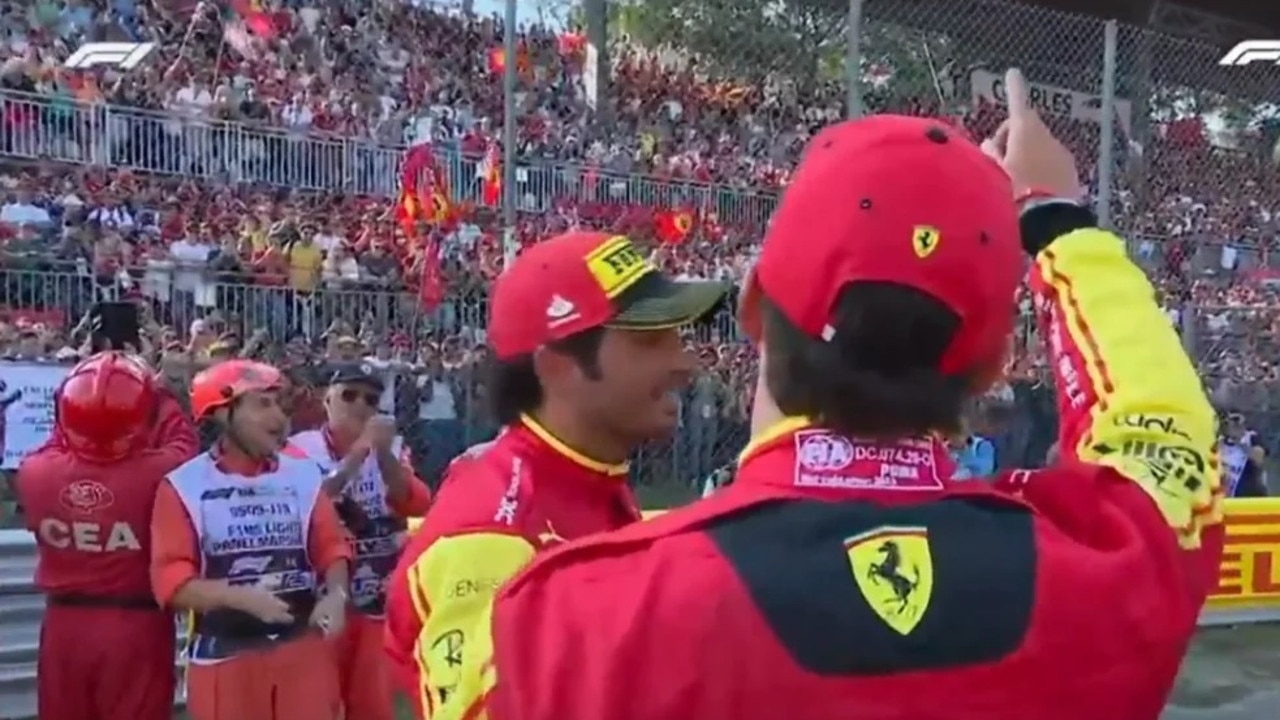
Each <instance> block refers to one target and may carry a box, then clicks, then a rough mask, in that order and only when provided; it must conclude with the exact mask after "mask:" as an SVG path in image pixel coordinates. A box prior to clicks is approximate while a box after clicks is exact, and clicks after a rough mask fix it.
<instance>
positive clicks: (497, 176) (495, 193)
mask: <svg viewBox="0 0 1280 720" xmlns="http://www.w3.org/2000/svg"><path fill="white" fill-rule="evenodd" d="M479 170H480V183H481V184H480V200H481V202H483V203H484V204H485V205H497V204H498V203H499V202H500V201H501V200H502V151H501V149H500V148H499V147H498V143H496V142H494V141H492V140H490V141H489V146H488V147H487V148H485V151H484V159H483V160H481V161H480V167H479Z"/></svg>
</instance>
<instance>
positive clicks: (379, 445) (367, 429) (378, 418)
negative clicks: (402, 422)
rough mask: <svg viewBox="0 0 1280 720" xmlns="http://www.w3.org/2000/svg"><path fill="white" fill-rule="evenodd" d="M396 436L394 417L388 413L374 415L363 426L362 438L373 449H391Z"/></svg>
mask: <svg viewBox="0 0 1280 720" xmlns="http://www.w3.org/2000/svg"><path fill="white" fill-rule="evenodd" d="M395 438H396V419H395V418H393V417H391V416H390V415H374V416H373V417H371V418H369V422H368V423H366V424H365V426H364V435H363V439H364V440H365V442H367V443H368V444H369V447H371V448H372V449H373V450H375V451H385V450H390V449H391V443H392V441H394V440H395Z"/></svg>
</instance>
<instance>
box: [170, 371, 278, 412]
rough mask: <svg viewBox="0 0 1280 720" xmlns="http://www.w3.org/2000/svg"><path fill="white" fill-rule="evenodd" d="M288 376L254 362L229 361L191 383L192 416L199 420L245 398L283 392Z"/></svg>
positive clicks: (201, 373)
mask: <svg viewBox="0 0 1280 720" xmlns="http://www.w3.org/2000/svg"><path fill="white" fill-rule="evenodd" d="M283 385H284V376H283V375H282V374H281V373H280V371H279V370H277V369H275V368H273V367H271V366H270V365H267V364H266V363H260V362H254V361H253V360H227V361H225V362H220V363H218V364H217V365H213V366H211V367H209V368H208V369H206V370H204V371H202V372H200V373H199V374H198V375H196V376H195V377H194V378H193V379H192V380H191V414H192V415H194V416H195V418H196V420H202V419H204V418H206V417H208V416H209V415H212V414H213V412H214V411H215V410H217V409H218V408H220V407H227V406H229V405H231V404H232V403H233V402H235V401H236V400H237V399H239V398H240V396H241V395H244V394H246V393H251V392H262V391H265V390H279V389H281V388H282V387H283Z"/></svg>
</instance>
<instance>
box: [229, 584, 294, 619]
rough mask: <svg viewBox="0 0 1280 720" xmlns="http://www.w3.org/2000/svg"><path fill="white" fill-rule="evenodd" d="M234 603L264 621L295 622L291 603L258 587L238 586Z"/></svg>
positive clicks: (236, 606) (241, 609) (234, 589)
mask: <svg viewBox="0 0 1280 720" xmlns="http://www.w3.org/2000/svg"><path fill="white" fill-rule="evenodd" d="M232 589H233V591H234V592H235V596H234V602H233V603H232V605H233V606H234V607H235V608H236V609H237V610H240V611H243V612H247V613H249V614H250V615H252V616H254V617H256V618H258V619H259V620H261V621H262V622H264V623H271V624H273V625H287V624H289V623H291V622H293V613H291V612H290V611H289V604H288V603H286V602H285V601H284V600H281V599H280V598H278V597H276V596H275V595H273V594H272V593H270V592H267V591H266V590H263V589H262V588H257V587H236V588H232Z"/></svg>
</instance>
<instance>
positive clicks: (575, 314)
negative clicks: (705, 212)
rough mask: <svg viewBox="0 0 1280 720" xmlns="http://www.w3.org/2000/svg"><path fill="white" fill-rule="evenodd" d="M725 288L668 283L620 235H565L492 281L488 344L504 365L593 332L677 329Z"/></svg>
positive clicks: (703, 311) (698, 283)
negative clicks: (610, 329) (519, 357)
mask: <svg viewBox="0 0 1280 720" xmlns="http://www.w3.org/2000/svg"><path fill="white" fill-rule="evenodd" d="M726 290H727V288H726V287H725V286H724V285H723V284H722V283H717V282H708V281H689V282H685V281H677V280H673V279H672V278H670V277H668V276H667V275H664V274H663V273H662V272H661V271H659V270H658V268H657V266H656V265H654V264H653V263H652V262H650V261H649V259H648V257H647V256H646V255H645V254H644V253H643V252H641V251H640V249H639V248H637V247H636V246H635V245H634V244H633V243H632V242H631V240H630V239H629V238H627V237H626V236H624V235H610V234H608V233H600V232H571V233H565V234H564V235H557V236H556V237H553V238H551V239H549V240H544V241H542V242H539V243H536V244H534V245H532V246H530V247H529V249H527V250H525V251H524V252H522V253H521V254H520V255H519V256H518V257H517V258H516V261H515V262H514V263H513V264H512V266H511V267H510V268H508V269H507V270H506V271H504V272H503V273H502V274H501V275H499V276H498V279H497V280H496V281H495V283H494V287H493V299H492V302H491V303H490V307H489V330H488V332H489V344H490V346H492V348H493V352H494V355H496V356H497V357H498V358H502V359H505V358H512V357H517V356H520V355H527V354H529V353H532V352H533V351H535V350H537V349H538V348H540V347H542V346H543V345H545V344H547V343H549V342H554V341H556V340H563V339H564V338H567V337H569V336H570V335H573V334H575V333H579V332H582V331H583V330H589V329H591V328H595V327H601V326H606V327H613V328H620V329H624V330H661V329H666V328H673V327H679V326H681V325H687V324H689V323H691V322H693V321H695V320H697V319H698V318H700V317H702V316H703V315H705V314H706V313H707V312H709V311H710V310H711V309H712V308H713V307H715V305H716V303H717V302H719V301H720V299H721V298H723V297H724V295H725V292H726Z"/></svg>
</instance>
